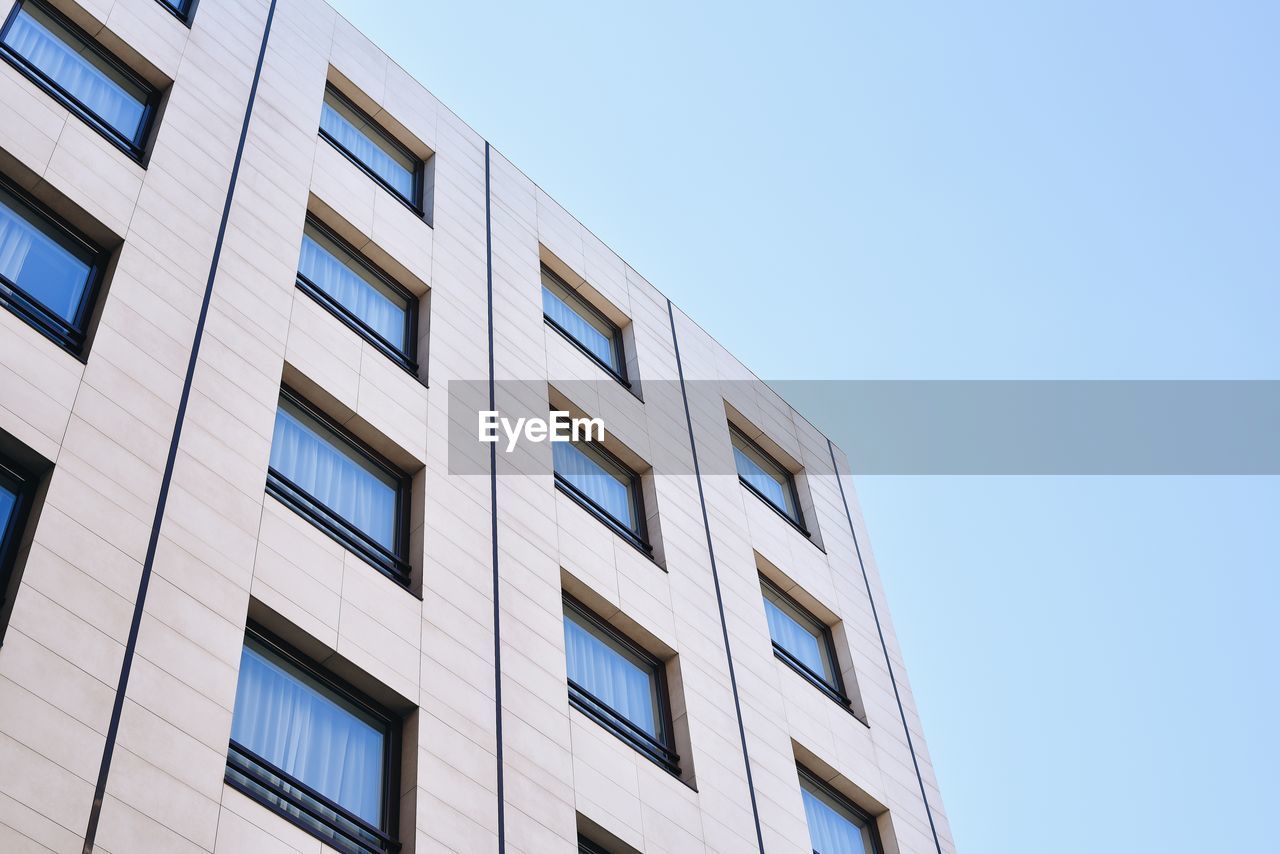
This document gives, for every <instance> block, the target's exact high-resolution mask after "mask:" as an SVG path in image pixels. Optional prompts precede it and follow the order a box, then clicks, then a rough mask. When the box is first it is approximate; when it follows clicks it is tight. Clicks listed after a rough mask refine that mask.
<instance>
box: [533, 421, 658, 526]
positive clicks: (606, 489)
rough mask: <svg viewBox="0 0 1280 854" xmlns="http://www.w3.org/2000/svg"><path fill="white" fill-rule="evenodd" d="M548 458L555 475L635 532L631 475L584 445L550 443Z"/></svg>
mask: <svg viewBox="0 0 1280 854" xmlns="http://www.w3.org/2000/svg"><path fill="white" fill-rule="evenodd" d="M551 459H552V463H553V464H554V466H555V472H556V474H558V475H560V476H561V477H563V478H564V479H565V480H567V481H569V483H571V484H573V485H574V486H575V487H577V488H578V489H579V490H581V491H582V492H583V493H584V494H585V495H586V496H587V497H588V498H590V499H591V500H592V501H594V502H595V503H596V504H599V505H600V506H601V507H602V508H604V510H605V511H606V512H607V513H608V514H609V515H610V516H612V517H613V518H614V519H616V520H618V521H619V522H621V523H622V524H623V525H625V526H626V527H628V528H630V529H631V530H632V531H636V532H638V531H639V522H638V521H637V520H636V513H635V504H634V502H633V501H632V492H633V490H634V489H635V486H634V475H632V474H631V473H630V472H628V471H625V470H624V469H622V468H621V467H620V466H618V465H616V464H614V463H613V462H612V461H610V460H609V459H607V458H606V457H604V456H603V455H602V454H599V453H598V452H596V451H594V450H593V449H592V448H590V447H589V446H586V445H577V444H574V443H573V442H553V443H552V444H551Z"/></svg>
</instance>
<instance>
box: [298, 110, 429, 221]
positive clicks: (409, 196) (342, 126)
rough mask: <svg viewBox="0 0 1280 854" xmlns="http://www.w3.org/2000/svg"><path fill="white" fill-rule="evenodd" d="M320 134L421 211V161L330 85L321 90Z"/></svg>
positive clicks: (403, 199) (380, 182)
mask: <svg viewBox="0 0 1280 854" xmlns="http://www.w3.org/2000/svg"><path fill="white" fill-rule="evenodd" d="M320 135H321V136H322V137H324V138H325V139H327V140H328V141H329V142H330V143H332V145H333V147H334V148H336V149H338V151H340V152H342V153H343V154H345V155H346V156H347V158H348V159H350V160H351V162H353V163H355V164H356V165H357V166H359V167H360V168H361V169H363V170H364V171H365V172H366V173H367V174H368V175H369V176H370V177H371V178H373V179H374V180H375V181H377V182H378V183H379V184H381V185H382V186H383V187H385V188H387V189H388V190H390V191H391V192H392V193H394V194H395V195H396V197H397V198H399V199H400V200H401V201H403V202H404V203H405V204H407V205H408V206H409V207H411V208H413V209H414V211H416V212H417V213H419V214H421V213H422V161H421V160H419V159H418V158H417V157H416V156H414V154H413V153H412V152H411V151H409V150H408V149H406V148H405V147H404V146H403V145H401V144H400V143H398V142H396V141H395V140H394V139H392V138H391V136H390V134H388V133H387V132H386V131H384V130H383V129H382V128H380V127H378V125H376V124H375V123H374V121H373V119H371V118H369V117H368V116H366V115H365V114H364V113H363V112H362V111H361V110H360V108H359V107H357V106H356V105H355V104H352V103H351V102H350V101H348V100H347V99H346V98H345V97H344V96H342V95H341V94H339V93H338V90H337V89H334V88H333V87H332V86H330V87H328V88H326V89H325V92H324V106H323V107H322V108H321V113H320Z"/></svg>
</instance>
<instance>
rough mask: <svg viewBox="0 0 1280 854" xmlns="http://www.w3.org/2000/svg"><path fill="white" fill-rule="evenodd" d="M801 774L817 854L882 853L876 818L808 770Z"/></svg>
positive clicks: (815, 853) (808, 820)
mask: <svg viewBox="0 0 1280 854" xmlns="http://www.w3.org/2000/svg"><path fill="white" fill-rule="evenodd" d="M799 773H800V794H801V797H802V798H803V800H804V816H805V819H806V821H807V822H808V824H809V842H810V843H811V844H812V845H813V854H881V848H880V837H879V834H878V833H877V832H876V823H875V819H874V818H872V817H871V816H870V815H868V814H867V813H865V812H863V811H862V810H860V809H858V808H857V807H856V806H854V805H853V804H851V803H850V802H849V801H847V800H846V799H844V798H843V797H841V796H840V795H839V794H837V793H836V792H835V791H833V790H832V789H831V787H829V786H828V785H826V784H825V783H823V782H822V781H821V780H819V779H818V778H817V777H816V776H814V775H813V774H811V773H810V772H808V771H806V770H805V769H804V768H800V769H799Z"/></svg>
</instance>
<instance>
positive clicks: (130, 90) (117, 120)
mask: <svg viewBox="0 0 1280 854" xmlns="http://www.w3.org/2000/svg"><path fill="white" fill-rule="evenodd" d="M0 54H2V55H3V56H4V57H5V58H6V59H8V60H9V62H10V63H12V64H13V65H15V66H16V67H17V68H18V70H20V71H22V72H23V73H24V74H26V75H27V76H28V77H30V78H31V79H32V80H33V81H34V82H35V83H36V84H38V85H39V86H40V87H41V88H43V89H44V90H45V91H46V92H48V93H49V94H50V95H52V96H53V97H54V98H57V99H58V100H59V101H61V102H62V103H63V104H64V105H65V106H66V107H67V108H68V109H70V110H71V111H72V112H74V113H76V114H77V115H78V116H79V117H80V118H82V119H84V120H85V121H86V122H88V123H89V124H90V125H91V126H92V127H93V128H94V129H96V130H98V131H99V132H100V133H102V134H103V135H104V136H106V137H107V139H109V140H111V141H112V142H113V143H115V144H116V145H117V146H119V147H120V148H122V149H124V150H125V151H126V152H127V153H128V154H130V155H131V156H133V157H134V158H140V157H141V156H142V148H143V145H144V144H145V143H146V138H147V132H148V130H149V125H150V122H151V118H152V115H153V114H154V112H155V101H156V90H155V89H154V88H153V87H152V86H151V85H150V84H148V83H147V82H146V81H144V80H143V79H142V78H140V77H138V76H137V75H136V74H134V73H133V72H132V71H130V70H129V69H128V68H127V67H125V65H124V63H122V62H121V61H120V60H118V59H116V58H115V57H114V56H112V55H111V54H110V53H108V52H107V51H106V49H104V48H103V47H102V46H101V45H99V44H98V43H97V42H95V41H94V40H93V39H92V38H90V37H89V35H88V34H87V33H85V32H84V31H83V30H82V29H80V28H79V27H78V26H76V25H75V24H73V23H71V22H70V21H69V20H67V19H66V18H65V17H63V16H62V15H61V14H60V13H58V12H56V11H54V9H53V8H52V7H50V6H47V5H45V4H44V3H42V2H39V0H22V2H20V3H19V4H18V5H17V6H15V7H14V9H13V13H12V14H11V15H10V16H9V19H8V20H7V21H6V22H5V25H4V30H3V34H2V35H0Z"/></svg>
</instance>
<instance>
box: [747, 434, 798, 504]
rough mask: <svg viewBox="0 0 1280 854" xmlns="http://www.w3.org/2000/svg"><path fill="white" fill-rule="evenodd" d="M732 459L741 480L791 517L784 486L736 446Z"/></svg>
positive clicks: (788, 499) (788, 498)
mask: <svg viewBox="0 0 1280 854" xmlns="http://www.w3.org/2000/svg"><path fill="white" fill-rule="evenodd" d="M733 458H734V461H735V462H736V463H737V464H738V474H739V475H741V476H742V479H743V480H745V481H746V482H747V483H749V484H751V485H752V486H754V487H755V488H756V489H758V490H759V491H760V492H761V493H762V494H763V495H764V497H765V498H768V499H769V501H771V502H772V503H773V505H774V506H775V507H777V508H778V509H779V510H782V511H783V512H785V513H786V514H787V515H789V516H790V515H793V513H794V510H793V509H792V507H791V496H790V494H789V493H788V490H787V487H786V485H785V484H783V483H779V482H778V479H777V478H776V477H774V476H773V475H771V474H769V472H767V471H765V470H764V469H763V468H762V467H761V466H760V464H759V463H757V462H756V461H755V460H753V459H751V457H749V456H748V455H747V454H746V453H745V452H744V451H743V450H742V449H741V448H739V447H738V446H737V445H734V447H733Z"/></svg>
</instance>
